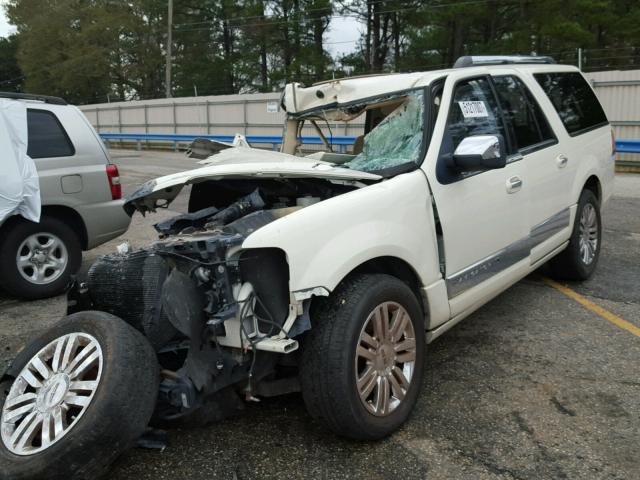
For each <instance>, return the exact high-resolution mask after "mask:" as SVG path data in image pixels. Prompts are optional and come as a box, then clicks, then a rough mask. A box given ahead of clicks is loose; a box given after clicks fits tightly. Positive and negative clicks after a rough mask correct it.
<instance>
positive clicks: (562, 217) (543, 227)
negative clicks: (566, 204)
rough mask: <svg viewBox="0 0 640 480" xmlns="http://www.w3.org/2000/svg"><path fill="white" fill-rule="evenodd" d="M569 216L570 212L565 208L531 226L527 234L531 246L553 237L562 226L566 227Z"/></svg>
mask: <svg viewBox="0 0 640 480" xmlns="http://www.w3.org/2000/svg"><path fill="white" fill-rule="evenodd" d="M570 218H571V214H570V212H569V209H568V208H565V209H564V210H561V211H560V212H558V213H556V214H555V215H553V216H552V217H549V218H548V219H546V220H545V221H544V222H541V223H539V224H538V225H536V226H535V227H533V228H532V229H531V233H530V234H529V237H530V238H531V248H533V247H535V246H537V245H539V244H541V243H542V242H544V241H545V240H548V239H549V238H551V237H553V236H554V235H555V234H556V233H558V232H559V231H560V230H562V229H563V228H566V227H568V226H569V220H570Z"/></svg>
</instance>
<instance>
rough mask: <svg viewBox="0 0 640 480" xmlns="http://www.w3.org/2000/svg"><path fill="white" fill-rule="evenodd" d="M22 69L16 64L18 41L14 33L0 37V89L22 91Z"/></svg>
mask: <svg viewBox="0 0 640 480" xmlns="http://www.w3.org/2000/svg"><path fill="white" fill-rule="evenodd" d="M22 77H23V75H22V70H20V66H19V65H18V41H17V37H16V36H15V35H11V36H9V37H7V38H0V90H2V91H3V92H20V91H22Z"/></svg>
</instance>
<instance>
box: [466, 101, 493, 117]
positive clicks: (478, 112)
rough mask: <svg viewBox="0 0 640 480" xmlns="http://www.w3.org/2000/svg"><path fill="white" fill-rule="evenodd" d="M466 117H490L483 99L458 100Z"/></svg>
mask: <svg viewBox="0 0 640 480" xmlns="http://www.w3.org/2000/svg"><path fill="white" fill-rule="evenodd" d="M458 105H460V110H462V115H464V118H478V117H488V116H489V113H488V112H487V107H486V106H485V104H484V102H482V101H472V102H458Z"/></svg>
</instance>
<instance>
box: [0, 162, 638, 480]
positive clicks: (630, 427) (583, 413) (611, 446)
mask: <svg viewBox="0 0 640 480" xmlns="http://www.w3.org/2000/svg"><path fill="white" fill-rule="evenodd" d="M114 158H115V160H116V162H117V163H118V164H119V165H120V171H121V174H122V179H123V183H124V189H125V193H127V192H131V191H132V189H133V188H135V186H136V185H139V184H140V183H142V182H143V181H144V180H146V179H148V178H152V177H154V176H158V175H163V174H167V173H172V172H174V171H177V170H181V169H185V168H188V167H189V166H193V163H192V161H191V160H188V159H185V158H184V157H182V156H181V155H176V154H172V153H158V152H153V153H151V152H142V153H141V154H138V153H136V152H124V151H114ZM187 193H188V192H183V194H181V196H180V197H179V198H178V199H177V200H176V202H175V203H174V204H172V205H171V208H172V210H171V211H163V212H161V213H160V214H158V215H156V216H152V217H151V218H149V217H147V218H142V217H140V216H139V215H137V216H135V217H134V221H133V223H132V226H131V228H130V229H129V231H128V232H127V233H126V234H125V235H124V236H123V237H121V238H119V239H117V240H114V241H112V242H109V243H108V244H106V245H103V246H101V247H99V248H97V249H95V250H92V251H91V252H85V255H84V262H83V268H87V267H88V265H90V264H91V262H92V261H93V260H94V259H95V258H96V257H97V256H98V255H100V254H103V253H106V252H110V251H113V250H114V249H115V246H116V245H117V244H118V243H120V242H122V241H123V239H127V240H129V241H130V242H131V243H132V245H133V246H139V245H144V244H145V243H147V242H148V241H149V240H150V239H152V238H153V237H154V232H153V229H152V228H151V224H152V223H155V222H156V221H158V219H159V218H160V217H163V218H164V217H169V216H171V215H173V214H174V213H175V211H182V210H184V209H185V208H186V198H187V197H186V194H187ZM638 212H640V176H634V175H618V177H617V181H616V191H615V195H614V197H613V199H612V200H611V201H610V202H609V204H608V205H607V206H606V208H605V210H604V213H603V215H604V242H603V249H602V254H601V258H600V264H599V266H598V270H597V272H596V275H595V276H594V277H593V278H592V279H591V280H589V281H588V282H585V283H582V284H571V285H570V287H571V288H573V289H574V290H575V291H577V292H579V293H580V294H582V295H584V296H585V297H587V298H588V299H590V300H591V301H593V302H595V303H597V304H598V305H600V306H602V307H604V308H606V309H608V310H609V311H611V312H613V313H614V314H616V315H618V316H620V317H622V318H624V319H625V320H627V321H628V322H631V323H632V324H634V325H636V326H640V288H639V287H640V214H639V213H638ZM543 274H544V272H541V273H536V274H534V275H532V276H530V277H528V278H526V279H524V280H523V281H521V282H519V283H518V284H516V285H515V286H513V287H512V288H510V289H509V290H508V291H506V292H505V293H504V294H502V295H500V296H499V297H498V298H496V299H495V300H493V301H492V302H490V303H489V304H487V305H486V306H484V307H483V308H481V309H480V310H479V311H478V312H476V313H475V314H474V315H472V316H471V317H469V318H468V319H467V320H465V321H464V322H462V323H461V324H459V325H458V326H456V327H455V328H453V329H452V330H451V331H449V332H448V333H446V334H445V335H443V336H442V337H441V338H439V339H438V340H437V341H436V342H434V343H433V344H431V345H430V346H429V348H428V354H427V363H428V366H427V370H426V372H427V373H426V374H425V378H424V383H423V388H422V390H423V391H422V394H421V396H420V399H419V402H418V405H417V407H416V409H415V413H414V414H413V416H412V417H411V419H410V420H409V421H408V422H407V424H406V425H405V426H404V427H403V428H402V429H401V430H400V431H399V432H398V433H396V434H394V435H393V436H391V437H390V438H388V439H386V440H383V441H380V442H374V443H362V442H353V441H348V440H344V439H340V438H337V437H335V436H333V435H332V434H330V433H328V432H326V431H325V430H324V429H323V428H322V426H321V425H318V424H316V423H315V422H314V421H312V420H311V419H310V418H309V416H308V415H307V414H306V412H305V409H304V405H303V403H302V399H301V397H300V396H299V395H289V396H286V397H280V398H277V399H270V400H263V401H262V402H260V403H259V404H252V405H249V406H248V408H247V409H246V411H245V412H243V414H242V415H240V416H238V417H235V418H232V419H229V420H226V421H224V422H221V423H219V424H216V425H213V426H209V427H205V428H200V429H194V430H172V431H170V432H169V447H168V448H167V449H166V450H165V451H163V452H159V451H148V450H141V449H135V450H131V451H129V452H127V453H125V455H123V457H122V458H121V459H120V460H119V461H118V462H117V464H116V465H115V466H114V468H113V470H112V472H111V474H110V477H109V478H111V479H113V480H124V479H129V478H138V479H141V480H142V479H154V480H156V479H171V480H180V479H192V480H197V479H205V478H206V479H210V478H224V479H226V478H228V479H236V478H237V479H249V478H260V479H263V478H283V477H284V478H327V479H329V478H331V479H334V478H362V479H369V480H371V479H378V478H380V479H383V478H390V479H391V478H403V479H405V480H409V479H414V478H415V479H418V478H430V479H449V478H455V479H466V478H468V479H497V478H500V479H511V478H513V479H541V478H576V479H577V478H580V479H584V478H589V479H596V478H608V479H636V478H639V477H640V456H639V455H638V446H639V445H640V369H639V368H638V367H639V362H640V338H638V337H636V336H634V335H633V334H631V333H630V332H628V331H625V330H622V329H620V328H618V327H616V326H615V325H613V324H611V323H609V322H608V321H606V320H605V319H603V318H602V317H600V316H598V315H597V314H595V313H593V312H591V311H590V310H587V309H586V308H584V307H582V306H581V305H579V304H578V303H576V302H575V301H574V300H572V299H570V298H568V297H566V296H565V295H563V294H562V293H561V292H559V291H557V290H555V289H554V288H552V287H550V286H548V285H547V284H545V283H544V282H543V281H542V275H543ZM64 310H65V299H64V297H58V298H53V299H49V300H42V301H36V302H20V301H18V300H15V299H12V298H9V297H6V296H3V294H1V293H0V345H1V351H0V370H1V369H2V368H3V367H4V366H6V365H7V364H8V362H9V361H10V360H11V358H12V357H13V356H14V355H15V353H16V351H18V350H19V349H20V348H22V346H23V345H24V343H25V342H27V341H28V339H29V338H30V337H32V336H33V335H35V334H37V332H38V331H40V330H41V329H42V328H45V327H47V326H49V325H51V324H52V323H54V322H55V321H56V320H57V319H58V318H59V317H60V316H62V315H63V314H64Z"/></svg>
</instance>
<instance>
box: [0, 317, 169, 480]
mask: <svg viewBox="0 0 640 480" xmlns="http://www.w3.org/2000/svg"><path fill="white" fill-rule="evenodd" d="M72 332H84V333H87V334H90V335H92V336H93V337H95V339H96V340H97V341H98V343H99V344H100V347H101V349H102V353H103V370H102V376H101V379H100V383H99V385H98V388H97V389H96V391H95V393H94V397H93V399H92V400H91V403H90V404H89V405H88V406H87V407H86V411H85V412H84V414H83V415H82V416H81V417H80V418H79V419H78V420H77V422H76V424H75V425H72V427H71V429H70V430H69V432H68V433H67V434H66V435H65V436H63V437H62V438H60V439H59V440H58V441H57V442H55V443H53V444H52V445H51V446H50V447H49V448H47V449H45V450H42V451H40V452H38V453H34V454H32V455H27V456H20V455H16V454H14V453H12V452H11V451H10V450H9V449H8V448H7V447H6V445H5V443H4V441H2V440H0V465H2V468H0V479H1V480H9V479H11V480H27V479H29V480H33V479H47V480H63V479H64V480H71V479H96V478H99V477H100V476H102V475H103V474H104V473H105V472H106V470H107V469H108V467H109V466H110V465H111V463H112V462H113V461H114V460H115V459H116V458H117V457H118V456H119V455H120V454H121V453H122V452H123V451H124V450H126V449H127V448H129V447H130V446H132V445H133V443H134V442H135V441H136V440H137V439H138V438H139V437H140V435H142V433H143V432H144V431H145V428H146V426H147V424H148V421H149V419H150V418H151V414H152V412H153V409H154V406H155V402H156V398H157V394H158V380H159V367H158V363H157V360H156V356H155V353H154V351H153V349H152V348H151V346H150V345H149V342H147V340H146V339H145V338H144V337H143V336H142V335H141V334H140V333H139V332H138V331H137V330H135V329H134V328H132V327H131V326H129V325H128V324H126V323H125V322H124V321H122V320H121V319H119V318H118V317H115V316H113V315H110V314H107V313H104V312H93V311H87V312H79V313H75V314H73V315H70V316H68V317H66V318H65V319H63V320H62V321H60V322H59V323H58V324H56V325H55V326H54V327H53V328H51V329H50V330H48V331H47V332H46V333H44V334H43V335H41V336H40V337H39V338H38V339H36V340H35V341H33V342H32V343H31V344H30V345H29V346H28V347H27V348H25V349H24V350H23V351H22V352H21V353H20V354H19V355H18V358H16V360H15V361H14V363H13V365H12V367H11V369H10V374H12V375H18V374H19V372H20V371H21V369H22V368H23V367H24V365H26V364H27V362H28V361H29V360H30V359H31V358H32V357H33V356H34V355H35V354H36V353H37V352H39V351H40V349H42V348H43V347H44V346H46V345H48V344H49V343H50V342H52V341H53V340H55V339H56V338H59V337H61V336H63V335H66V334H68V333H72ZM12 383H13V379H11V378H10V377H8V376H7V375H6V376H5V377H4V379H3V384H2V390H1V391H0V406H2V405H4V401H5V398H6V396H7V395H8V393H9V389H10V387H11V384H12Z"/></svg>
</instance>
